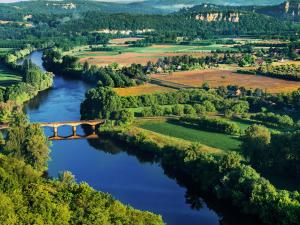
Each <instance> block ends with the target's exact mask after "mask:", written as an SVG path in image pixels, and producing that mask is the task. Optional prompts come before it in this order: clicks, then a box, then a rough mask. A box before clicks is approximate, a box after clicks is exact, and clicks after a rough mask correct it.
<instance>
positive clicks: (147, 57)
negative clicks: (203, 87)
mask: <svg viewBox="0 0 300 225" xmlns="http://www.w3.org/2000/svg"><path fill="white" fill-rule="evenodd" d="M97 53H100V52H97ZM87 54H89V53H87ZM90 54H95V52H90ZM103 54H105V52H103ZM186 54H189V55H193V56H198V57H203V56H206V55H209V53H204V52H198V53H136V52H127V53H122V54H119V55H101V56H91V57H84V58H81V59H80V62H81V63H84V62H88V63H90V64H94V65H98V66H106V65H109V64H111V63H114V62H115V63H118V64H120V65H122V66H130V65H131V64H132V63H137V64H142V65H146V64H147V62H149V61H151V62H157V60H158V58H161V57H164V56H180V55H186Z"/></svg>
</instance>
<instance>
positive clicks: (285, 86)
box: [152, 69, 300, 93]
mask: <svg viewBox="0 0 300 225" xmlns="http://www.w3.org/2000/svg"><path fill="white" fill-rule="evenodd" d="M152 78H156V79H160V80H163V81H167V82H172V83H177V84H183V85H188V86H192V87H199V86H201V85H202V84H203V83H205V82H207V83H209V85H210V86H211V87H218V86H222V85H223V86H227V85H238V86H243V87H245V88H252V89H255V88H261V89H263V90H265V91H267V92H269V93H280V92H291V91H294V90H297V89H298V88H300V82H297V81H286V80H281V79H275V78H269V77H264V76H256V75H247V74H239V73H235V72H234V71H232V70H220V69H219V70H218V69H207V70H198V71H188V72H175V73H173V74H171V75H161V74H154V75H152Z"/></svg>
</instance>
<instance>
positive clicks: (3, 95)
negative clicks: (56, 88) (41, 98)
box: [0, 48, 53, 104]
mask: <svg viewBox="0 0 300 225" xmlns="http://www.w3.org/2000/svg"><path fill="white" fill-rule="evenodd" d="M31 51H32V49H30V48H27V49H22V50H19V51H15V52H14V53H9V54H7V55H6V57H5V59H2V63H4V64H5V65H6V67H8V68H9V69H10V70H13V71H14V72H16V73H17V74H20V76H21V77H22V82H19V83H17V84H14V85H11V86H9V87H7V88H5V89H2V90H1V91H0V101H5V102H7V101H14V102H16V103H18V104H21V103H23V102H25V101H28V100H29V99H31V98H33V97H34V96H36V95H37V94H38V92H39V91H43V90H46V89H48V88H50V87H51V86H52V84H53V75H52V74H51V73H48V72H43V71H41V69H40V68H39V67H38V66H36V65H34V64H33V63H32V62H31V61H30V60H24V62H23V64H22V65H20V64H18V63H17V60H19V59H21V58H23V57H25V56H26V55H28V54H30V53H31Z"/></svg>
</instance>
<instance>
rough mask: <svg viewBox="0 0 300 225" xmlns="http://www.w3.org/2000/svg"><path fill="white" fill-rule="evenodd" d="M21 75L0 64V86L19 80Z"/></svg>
mask: <svg viewBox="0 0 300 225" xmlns="http://www.w3.org/2000/svg"><path fill="white" fill-rule="evenodd" d="M21 79H22V78H21V77H20V76H18V75H16V74H15V73H13V72H11V71H9V70H8V69H7V68H5V67H4V66H2V65H0V87H6V86H9V85H12V84H15V83H17V82H19V81H21Z"/></svg>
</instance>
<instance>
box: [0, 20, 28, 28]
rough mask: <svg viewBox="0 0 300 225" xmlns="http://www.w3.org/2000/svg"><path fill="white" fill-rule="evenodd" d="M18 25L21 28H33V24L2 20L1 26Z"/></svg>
mask: <svg viewBox="0 0 300 225" xmlns="http://www.w3.org/2000/svg"><path fill="white" fill-rule="evenodd" d="M9 23H11V24H18V25H21V26H25V27H32V24H31V23H27V22H15V21H9V20H0V25H5V24H9Z"/></svg>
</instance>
